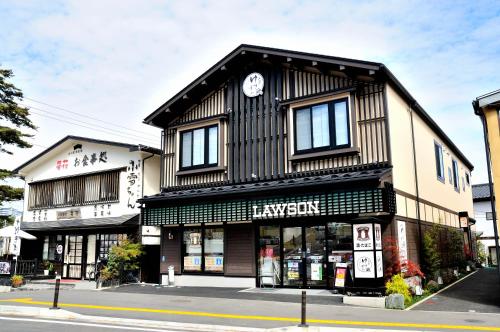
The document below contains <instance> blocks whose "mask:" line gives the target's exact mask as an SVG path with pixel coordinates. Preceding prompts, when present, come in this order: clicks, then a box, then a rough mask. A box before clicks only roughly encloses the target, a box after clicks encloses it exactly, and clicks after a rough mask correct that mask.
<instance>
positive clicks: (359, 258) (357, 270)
mask: <svg viewBox="0 0 500 332" xmlns="http://www.w3.org/2000/svg"><path fill="white" fill-rule="evenodd" d="M373 256H374V252H373V251H355V252H354V276H355V277H356V278H375V261H374V257H373Z"/></svg>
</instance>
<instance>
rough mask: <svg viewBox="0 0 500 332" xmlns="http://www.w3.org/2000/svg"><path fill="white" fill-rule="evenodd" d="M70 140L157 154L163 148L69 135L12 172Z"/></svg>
mask: <svg viewBox="0 0 500 332" xmlns="http://www.w3.org/2000/svg"><path fill="white" fill-rule="evenodd" d="M70 140H73V141H83V142H89V143H96V144H104V145H111V146H117V147H121V148H127V149H129V151H131V152H132V151H145V152H149V153H154V154H157V155H160V154H161V150H160V149H157V148H153V147H149V146H145V145H141V144H138V145H136V144H128V143H120V142H114V141H105V140H101V139H95V138H89V137H82V136H74V135H68V136H66V137H64V138H62V139H60V140H59V141H57V142H55V143H54V144H52V145H51V146H49V147H48V148H47V149H45V150H43V151H42V152H40V153H39V154H37V155H36V156H34V157H33V158H31V159H30V160H28V161H27V162H25V163H24V164H22V165H21V166H18V167H17V168H15V169H14V170H13V171H12V173H13V174H18V173H19V171H21V170H22V169H23V168H25V167H26V166H28V165H30V164H31V163H33V162H34V161H36V160H37V159H39V158H40V157H42V156H44V155H45V154H47V153H49V152H51V151H52V150H54V149H56V148H57V147H58V146H60V145H61V144H63V143H64V142H66V141H70Z"/></svg>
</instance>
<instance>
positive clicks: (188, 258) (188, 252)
mask: <svg viewBox="0 0 500 332" xmlns="http://www.w3.org/2000/svg"><path fill="white" fill-rule="evenodd" d="M183 246H184V248H183V250H184V253H183V254H184V257H183V259H184V268H183V271H184V272H206V273H223V272H224V228H222V227H207V228H205V227H203V228H187V229H185V230H184V237H183Z"/></svg>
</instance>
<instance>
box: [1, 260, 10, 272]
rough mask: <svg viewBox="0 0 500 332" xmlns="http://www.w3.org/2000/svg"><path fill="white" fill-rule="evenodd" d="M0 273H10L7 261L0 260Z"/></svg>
mask: <svg viewBox="0 0 500 332" xmlns="http://www.w3.org/2000/svg"><path fill="white" fill-rule="evenodd" d="M0 274H10V263H9V262H0Z"/></svg>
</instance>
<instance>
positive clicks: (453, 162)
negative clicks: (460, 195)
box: [451, 159, 460, 192]
mask: <svg viewBox="0 0 500 332" xmlns="http://www.w3.org/2000/svg"><path fill="white" fill-rule="evenodd" d="M451 174H452V179H453V181H452V184H453V188H455V191H456V192H460V174H459V173H458V161H457V160H456V159H452V160H451Z"/></svg>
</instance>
